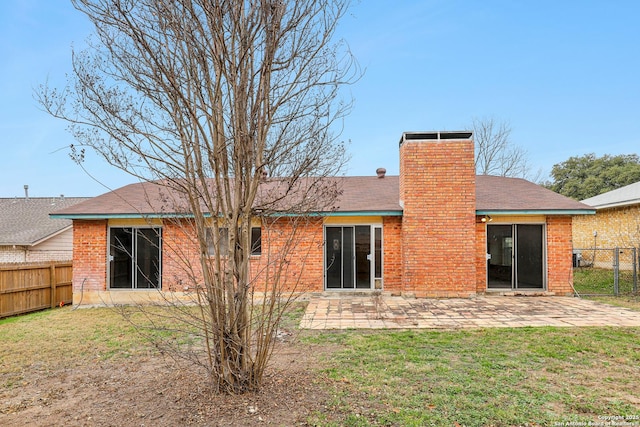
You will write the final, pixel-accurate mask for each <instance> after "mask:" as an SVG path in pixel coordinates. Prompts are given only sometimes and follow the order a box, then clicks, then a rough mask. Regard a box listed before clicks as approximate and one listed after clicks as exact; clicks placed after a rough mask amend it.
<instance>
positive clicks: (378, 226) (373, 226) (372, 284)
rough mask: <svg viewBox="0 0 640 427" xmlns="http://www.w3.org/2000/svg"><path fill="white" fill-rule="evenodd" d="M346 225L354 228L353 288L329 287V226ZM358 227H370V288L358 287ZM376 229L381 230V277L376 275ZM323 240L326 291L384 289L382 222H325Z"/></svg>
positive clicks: (323, 274)
mask: <svg viewBox="0 0 640 427" xmlns="http://www.w3.org/2000/svg"><path fill="white" fill-rule="evenodd" d="M345 227H351V228H353V233H354V235H353V237H354V238H353V239H352V240H353V242H352V244H353V247H352V249H353V251H352V252H353V257H352V262H353V264H352V265H353V280H354V281H353V288H344V287H342V286H341V287H339V288H329V287H327V279H328V277H327V248H328V246H327V244H328V242H327V228H341V229H343V230H344V228H345ZM356 227H369V231H370V233H369V253H370V256H371V259H370V263H369V287H368V288H358V287H357V268H356V263H355V259H356V239H355V237H356ZM376 229H379V230H380V269H379V270H380V277H377V276H376V265H377V264H376V237H375V234H376ZM322 241H323V249H322V276H323V289H324V290H325V291H338V292H340V291H373V290H382V288H383V287H384V280H383V276H384V227H383V226H382V223H380V222H362V223H361V222H340V223H331V224H323V226H322ZM377 283H379V286H378V287H376V284H377Z"/></svg>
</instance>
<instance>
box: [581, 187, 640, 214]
mask: <svg viewBox="0 0 640 427" xmlns="http://www.w3.org/2000/svg"><path fill="white" fill-rule="evenodd" d="M582 203H584V204H585V205H589V206H593V207H594V208H596V209H606V208H614V207H619V206H629V205H637V204H640V182H636V183H633V184H629V185H627V186H624V187H620V188H618V189H615V190H611V191H608V192H606V193H603V194H600V195H598V196H594V197H590V198H588V199H584V200H583V201H582Z"/></svg>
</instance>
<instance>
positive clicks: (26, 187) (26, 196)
mask: <svg viewBox="0 0 640 427" xmlns="http://www.w3.org/2000/svg"><path fill="white" fill-rule="evenodd" d="M24 198H25V199H27V200H29V186H28V185H27V184H25V185H24Z"/></svg>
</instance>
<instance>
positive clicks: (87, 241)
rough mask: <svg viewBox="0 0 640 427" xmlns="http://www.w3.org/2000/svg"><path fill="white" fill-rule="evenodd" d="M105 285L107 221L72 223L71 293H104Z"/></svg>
mask: <svg viewBox="0 0 640 427" xmlns="http://www.w3.org/2000/svg"><path fill="white" fill-rule="evenodd" d="M106 284H107V221H106V220H99V221H83V220H74V221H73V292H74V294H75V293H80V292H81V291H104V290H105V289H106Z"/></svg>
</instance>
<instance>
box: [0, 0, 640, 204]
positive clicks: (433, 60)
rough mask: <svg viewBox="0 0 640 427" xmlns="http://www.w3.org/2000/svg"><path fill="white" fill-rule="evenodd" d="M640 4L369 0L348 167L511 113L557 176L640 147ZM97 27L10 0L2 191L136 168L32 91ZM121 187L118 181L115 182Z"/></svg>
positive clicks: (97, 187) (67, 62) (4, 10)
mask: <svg viewBox="0 0 640 427" xmlns="http://www.w3.org/2000/svg"><path fill="white" fill-rule="evenodd" d="M639 16H640V2H637V1H616V0H609V1H588V0H583V1H577V0H576V1H572V0H563V1H557V0H556V1H546V0H536V1H533V0H530V1H525V0H520V1H518V0H482V1H480V0H477V1H471V0H426V1H400V0H398V1H375V0H362V1H360V2H356V3H354V5H353V8H352V10H351V13H350V14H349V15H348V16H346V17H345V18H344V19H343V21H342V23H341V27H340V35H341V36H342V37H344V38H345V40H346V41H347V42H348V44H349V45H350V48H351V50H352V52H353V53H354V54H355V56H356V57H357V59H358V61H359V62H360V65H361V66H362V67H363V68H364V69H365V70H366V71H365V74H364V76H363V77H362V79H361V80H360V81H359V82H357V83H356V84H355V85H353V86H351V87H349V88H348V92H350V95H351V96H352V97H353V98H354V100H355V108H354V110H353V111H352V113H351V114H350V115H349V116H348V117H347V118H346V119H345V121H344V131H343V134H342V137H343V139H345V140H348V141H350V144H349V145H348V147H349V152H350V155H351V161H350V163H349V170H348V171H347V174H348V175H373V174H374V173H375V169H376V168H377V167H380V166H383V167H385V168H386V169H387V173H388V174H397V173H398V140H399V139H400V136H401V134H402V132H404V131H419V130H460V129H466V128H468V127H469V124H470V123H471V121H472V119H473V118H482V117H489V116H492V117H494V118H495V119H497V120H504V121H507V122H509V123H510V125H511V127H512V129H513V132H512V140H513V142H514V143H515V144H517V145H520V146H522V147H523V148H524V149H525V150H527V152H528V158H529V161H530V163H531V165H532V166H533V168H534V169H535V170H538V169H540V170H542V172H543V173H544V174H545V176H546V174H548V172H549V171H550V170H551V167H552V166H553V165H554V164H556V163H559V162H562V161H564V160H566V159H567V158H569V157H570V156H576V155H583V154H586V153H590V152H595V153H596V154H598V155H603V154H631V153H639V152H640V71H639V70H640V25H638V23H637V19H638V17H639ZM90 32H91V27H90V25H89V23H88V22H87V21H86V19H85V18H84V17H83V15H81V14H80V13H78V12H76V11H75V10H74V9H73V8H72V7H71V5H70V4H69V2H67V1H62V0H3V1H2V2H0V58H2V61H1V66H0V99H1V101H0V174H1V175H0V197H14V196H22V195H23V194H24V190H23V186H24V184H28V185H29V193H30V195H31V196H36V197H38V196H40V197H45V196H55V195H59V194H64V195H66V196H94V195H98V194H102V193H104V192H106V191H108V188H117V187H119V186H122V185H124V184H127V183H129V182H133V180H132V179H131V178H129V177H128V176H126V175H125V174H123V173H122V172H119V171H117V170H115V169H113V168H111V167H109V166H107V165H106V164H105V163H104V162H102V161H101V160H100V159H98V158H96V157H90V158H89V159H88V161H87V163H86V164H85V167H86V169H88V170H89V171H90V172H91V174H92V175H93V176H94V178H95V179H96V180H97V181H100V182H102V183H104V184H105V185H106V187H105V185H103V184H100V183H99V182H97V181H96V180H94V179H93V178H91V177H90V176H89V175H87V173H86V172H84V171H83V170H82V169H81V168H80V167H79V166H78V165H76V164H75V163H73V162H72V161H71V160H70V158H69V156H68V150H66V149H65V147H67V146H68V145H69V144H71V143H73V142H74V141H73V139H72V138H71V136H70V135H69V134H68V133H67V132H66V125H65V123H64V122H61V121H59V120H56V119H53V118H51V117H49V116H48V115H47V114H46V113H44V112H43V111H41V110H40V108H39V107H38V105H37V103H36V101H35V100H34V97H33V90H34V88H36V87H37V86H38V85H40V84H42V83H44V82H45V81H47V79H48V80H49V82H50V83H51V84H53V85H54V86H61V85H62V84H63V82H64V76H65V73H68V72H69V71H70V70H71V46H72V45H74V46H76V47H78V46H81V45H82V44H83V42H84V40H85V39H86V37H87V36H88V35H89V34H90ZM107 187H108V188H107Z"/></svg>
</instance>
